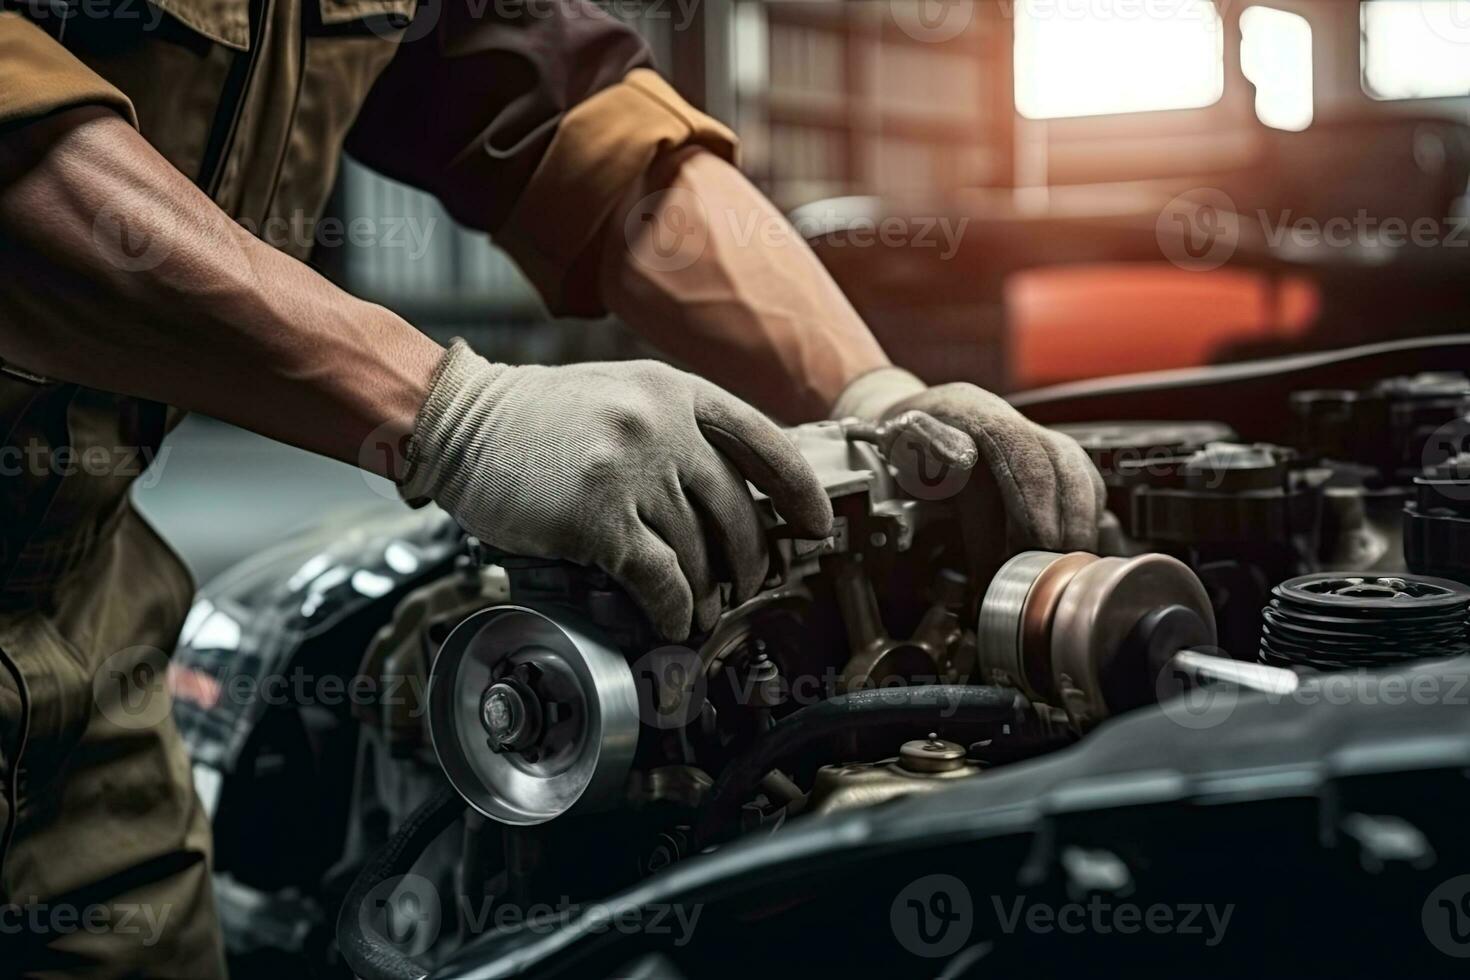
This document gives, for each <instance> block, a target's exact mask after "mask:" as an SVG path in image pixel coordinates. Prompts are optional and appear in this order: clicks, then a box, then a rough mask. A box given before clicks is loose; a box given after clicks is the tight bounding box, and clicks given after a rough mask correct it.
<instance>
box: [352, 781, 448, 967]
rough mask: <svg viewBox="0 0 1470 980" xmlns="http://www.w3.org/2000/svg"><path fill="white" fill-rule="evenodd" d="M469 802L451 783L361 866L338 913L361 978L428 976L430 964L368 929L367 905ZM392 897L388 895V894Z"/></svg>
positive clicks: (401, 873) (425, 804)
mask: <svg viewBox="0 0 1470 980" xmlns="http://www.w3.org/2000/svg"><path fill="white" fill-rule="evenodd" d="M464 809H465V803H464V800H462V799H461V798H460V796H459V794H458V793H456V792H455V791H454V789H453V788H452V787H450V786H441V787H439V789H437V790H435V791H434V793H433V795H431V796H430V797H429V798H428V799H427V800H425V801H424V803H423V804H422V805H421V806H420V807H419V808H418V809H417V810H415V811H414V812H413V813H412V814H410V815H409V817H408V819H407V820H405V821H404V822H403V826H402V827H399V828H398V832H397V833H395V834H394V835H393V836H392V837H390V838H389V839H388V843H386V844H384V845H383V847H382V848H381V849H380V850H379V851H377V853H375V854H374V855H373V856H372V857H371V858H369V859H368V863H367V864H366V865H365V866H364V867H363V869H362V871H360V872H358V875H357V878H356V879H355V880H354V881H353V882H352V887H351V888H350V889H348V891H347V897H346V898H345V899H343V901H342V908H341V910H340V911H339V912H338V913H337V946H338V948H339V949H340V950H341V951H342V958H343V959H344V960H346V961H347V965H348V967H349V968H351V970H352V973H353V975H354V976H356V977H360V978H361V980H422V978H423V977H425V976H427V975H428V972H429V971H428V970H427V969H425V968H424V967H423V966H421V965H419V964H418V963H416V962H414V960H413V959H412V958H411V957H409V956H408V955H406V954H405V953H404V952H403V950H402V949H400V948H399V947H398V946H396V945H394V944H393V943H392V942H390V941H389V940H388V939H387V938H386V937H385V936H382V935H380V934H379V933H378V932H377V931H376V930H373V929H364V928H363V926H364V920H366V919H368V918H369V916H368V915H364V914H363V906H364V904H365V903H366V902H367V901H368V899H369V898H370V897H371V896H372V893H373V890H374V889H376V888H378V886H380V885H382V884H383V883H384V882H386V881H389V880H391V879H392V878H395V877H397V876H399V875H403V874H407V873H408V869H409V868H411V867H413V862H414V860H415V859H416V858H417V857H418V856H419V855H420V854H422V853H423V852H424V850H425V849H426V848H427V847H428V846H429V845H430V844H431V843H433V841H434V838H436V837H438V836H439V835H440V834H442V833H443V832H444V831H445V830H447V829H448V828H449V825H450V824H452V823H454V821H455V820H458V819H459V817H460V815H461V814H462V813H464ZM383 897H385V898H386V896H383Z"/></svg>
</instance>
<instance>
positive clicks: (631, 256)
mask: <svg viewBox="0 0 1470 980" xmlns="http://www.w3.org/2000/svg"><path fill="white" fill-rule="evenodd" d="M603 236H604V240H603V244H602V259H603V261H602V267H601V270H600V285H601V293H602V298H603V300H604V302H605V303H606V304H607V306H608V308H609V309H610V310H612V311H613V312H614V313H617V314H618V315H619V316H620V317H621V318H622V319H623V320H624V321H625V322H627V323H628V324H630V325H631V326H633V327H634V328H635V329H637V330H638V331H639V332H640V333H642V334H643V335H644V336H645V337H647V338H648V339H649V340H650V341H652V342H653V343H655V344H657V345H658V346H659V347H660V348H662V349H663V350H665V351H668V352H669V353H670V354H672V355H673V356H675V357H676V358H678V359H679V360H681V361H683V362H684V363H685V364H687V365H689V366H690V367H691V368H693V369H694V370H695V371H698V372H699V373H700V374H703V375H704V376H705V377H707V378H710V379H711V380H713V381H715V382H717V383H719V384H720V385H722V386H723V387H725V388H728V389H730V390H731V391H733V392H735V393H736V394H738V395H740V396H742V397H744V398H748V399H750V400H751V401H752V402H754V403H755V404H757V405H759V406H760V407H762V408H764V409H766V410H767V411H769V412H771V413H773V414H775V415H776V416H778V417H780V418H783V419H785V420H787V421H790V422H799V421H807V420H810V419H819V418H825V417H826V416H827V415H828V413H829V412H830V411H831V410H832V407H833V405H834V404H835V403H836V401H837V397H838V396H839V395H840V394H841V393H842V391H843V390H844V389H845V388H846V387H847V385H848V384H849V383H850V382H851V381H852V380H853V379H855V378H857V377H859V376H860V375H863V374H866V373H868V372H870V371H873V370H875V369H877V368H881V367H885V366H887V365H888V357H887V355H885V354H884V353H883V349H882V348H881V347H879V346H878V341H877V340H876V339H874V337H873V335H872V333H871V332H870V331H869V330H868V328H867V326H866V325H865V324H864V323H863V321H862V319H861V318H860V317H859V316H858V314H857V311H856V310H854V309H853V308H852V304H851V303H849V302H848V300H847V297H846V296H844V295H843V294H842V291H841V290H840V289H838V288H837V284H836V283H835V282H833V281H832V277H831V276H830V275H828V274H827V270H826V269H824V268H823V267H822V264H821V263H820V262H819V261H818V260H817V257H816V255H814V254H813V253H812V250H811V249H810V248H808V247H807V244H806V242H805V241H803V240H802V238H801V236H800V235H799V234H798V233H797V231H796V230H795V229H794V228H792V227H791V225H790V224H789V223H788V222H787V221H786V219H785V218H784V217H783V216H782V215H781V213H780V212H779V211H777V210H776V208H775V206H774V205H773V204H771V202H770V201H768V200H767V199H766V198H765V196H764V195H762V194H761V193H760V191H758V190H756V189H755V187H753V186H751V184H750V182H749V181H748V180H746V179H745V177H744V176H743V175H742V174H741V173H740V171H738V170H736V169H735V167H733V166H731V165H730V164H729V163H727V162H726V161H725V160H723V159H721V158H720V157H718V156H716V155H714V154H712V153H708V152H705V151H704V150H702V149H699V148H689V149H685V150H682V151H679V152H677V153H673V154H670V155H669V156H668V157H667V158H665V159H664V160H661V161H660V162H659V164H658V165H657V166H655V167H654V168H652V169H651V170H650V171H649V173H648V174H647V175H646V176H645V178H644V180H642V181H640V182H639V183H638V184H636V185H635V186H634V188H633V189H632V190H630V191H629V193H628V195H627V196H626V197H625V199H624V201H623V203H622V206H621V207H619V208H618V210H617V211H615V212H614V214H613V216H612V219H611V220H610V221H609V223H608V225H607V227H606V228H605V229H604V230H603Z"/></svg>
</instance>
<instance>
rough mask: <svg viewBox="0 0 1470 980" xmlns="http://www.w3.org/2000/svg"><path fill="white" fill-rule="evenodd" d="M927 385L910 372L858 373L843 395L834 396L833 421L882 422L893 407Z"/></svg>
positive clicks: (886, 369) (887, 369)
mask: <svg viewBox="0 0 1470 980" xmlns="http://www.w3.org/2000/svg"><path fill="white" fill-rule="evenodd" d="M928 387H929V386H928V385H926V384H924V382H922V381H920V380H919V379H918V377H916V376H915V375H913V374H912V373H910V372H908V371H905V370H904V369H903V368H900V367H894V366H892V365H889V366H888V367H881V368H876V369H875V370H872V371H869V372H868V373H867V374H860V375H858V376H857V377H856V378H854V379H853V380H852V381H850V382H848V385H847V387H846V388H844V389H842V394H840V395H838V396H837V402H836V403H835V404H834V405H833V406H832V416H831V417H832V418H834V419H844V418H851V417H856V418H860V419H872V420H875V421H876V420H878V419H881V418H882V417H883V415H884V413H885V412H887V411H888V410H889V409H890V408H892V407H893V406H894V405H897V404H898V403H899V402H901V401H903V400H904V399H905V398H908V397H910V396H912V395H917V394H918V393H919V392H921V391H925V390H927V389H928Z"/></svg>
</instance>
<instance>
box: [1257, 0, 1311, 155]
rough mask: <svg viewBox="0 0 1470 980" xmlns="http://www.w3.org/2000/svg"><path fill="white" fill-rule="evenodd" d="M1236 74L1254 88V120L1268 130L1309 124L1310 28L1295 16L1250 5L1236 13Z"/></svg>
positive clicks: (1298, 129)
mask: <svg viewBox="0 0 1470 980" xmlns="http://www.w3.org/2000/svg"><path fill="white" fill-rule="evenodd" d="M1240 70H1241V72H1243V73H1244V74H1245V77H1246V78H1247V79H1248V80H1249V81H1250V82H1251V84H1252V85H1254V86H1255V87H1256V117H1257V118H1258V119H1260V120H1261V122H1263V123H1265V124H1266V125H1267V126H1270V127H1272V128H1273V129H1288V130H1292V131H1300V130H1303V129H1306V128H1307V127H1308V126H1310V125H1312V25H1311V24H1309V23H1308V22H1307V19H1306V18H1305V17H1303V16H1301V15H1300V14H1292V13H1287V12H1286V11H1284V10H1277V9H1275V8H1274V7H1251V8H1249V9H1248V10H1246V11H1244V12H1243V13H1241V15H1240Z"/></svg>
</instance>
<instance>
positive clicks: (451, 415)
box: [398, 337, 506, 506]
mask: <svg viewBox="0 0 1470 980" xmlns="http://www.w3.org/2000/svg"><path fill="white" fill-rule="evenodd" d="M505 370H506V365H503V364H492V363H491V362H490V361H488V360H486V359H485V358H483V357H481V356H480V355H479V354H476V353H475V352H474V350H473V349H472V348H471V347H470V345H469V344H467V343H465V341H464V339H463V338H461V337H456V338H455V339H454V341H453V342H452V343H451V344H450V345H449V348H448V349H447V350H446V351H445V352H444V356H443V357H441V358H440V359H439V363H438V364H437V365H435V367H434V373H433V374H432V375H431V376H430V378H429V393H428V394H427V395H425V396H424V403H423V404H422V405H420V406H419V410H418V414H417V415H416V416H415V417H414V422H413V433H412V434H411V435H410V436H409V439H408V447H407V449H406V450H405V453H404V456H405V463H406V464H407V471H408V472H407V475H406V476H405V477H404V479H403V481H402V482H401V483H399V485H398V495H399V496H400V497H402V498H403V500H405V501H406V502H407V503H409V504H411V505H413V506H422V505H423V504H424V503H425V502H427V501H429V500H432V499H434V498H435V497H436V496H437V494H438V493H439V492H440V491H441V490H442V489H443V486H444V483H445V480H446V477H447V476H448V472H447V467H446V466H445V463H446V462H449V461H450V451H451V450H450V446H449V445H448V443H449V441H450V440H452V439H453V438H454V435H455V433H456V432H457V431H458V430H459V427H460V424H461V423H462V421H463V420H462V419H461V418H459V416H460V415H462V414H463V410H462V409H457V408H456V403H457V402H459V401H460V399H461V396H462V395H463V394H464V393H465V391H466V389H467V388H470V387H474V388H475V389H483V388H484V387H485V386H487V385H489V384H490V383H491V382H493V381H494V380H495V379H496V378H497V377H498V376H499V375H500V374H501V373H503V372H504V371H505Z"/></svg>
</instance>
